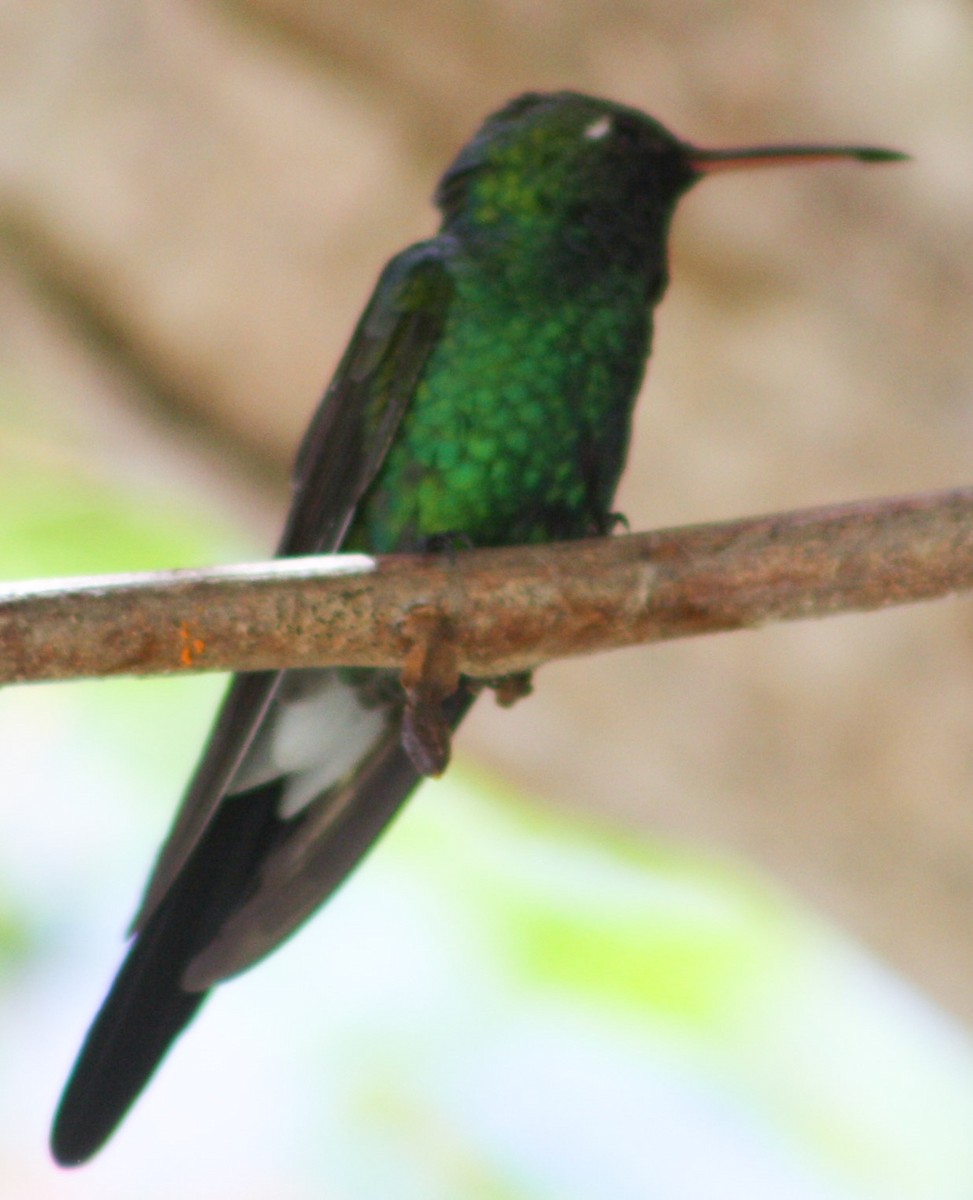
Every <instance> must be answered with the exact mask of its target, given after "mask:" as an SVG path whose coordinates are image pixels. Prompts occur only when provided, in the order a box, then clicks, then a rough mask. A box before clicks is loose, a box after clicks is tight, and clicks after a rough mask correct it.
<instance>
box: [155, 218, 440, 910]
mask: <svg viewBox="0 0 973 1200" xmlns="http://www.w3.org/2000/svg"><path fill="white" fill-rule="evenodd" d="M450 249H451V242H450V241H449V240H448V239H446V238H443V237H440V238H436V239H434V240H432V241H430V242H423V243H420V244H419V245H417V246H412V247H410V248H409V249H408V250H405V251H403V253H402V254H400V255H398V256H397V257H396V258H394V259H392V261H391V262H390V263H389V264H388V266H387V267H386V268H385V270H384V271H383V273H382V275H381V278H380V279H379V281H378V284H377V285H376V288H375V292H374V294H373V295H372V299H371V300H370V302H369V304H368V307H367V308H366V309H365V312H364V313H363V314H362V317H361V319H360V320H359V322H358V326H357V328H356V329H355V332H354V334H353V335H352V339H351V342H350V343H349V345H348V349H347V350H346V351H345V354H344V356H343V358H342V359H341V362H340V363H339V364H338V369H337V370H336V372H335V375H334V379H333V380H332V382H331V385H330V387H329V388H328V390H327V392H326V393H325V395H324V398H323V400H322V401H321V404H320V406H319V407H318V410H317V412H316V413H315V415H314V418H313V419H312V421H311V424H310V426H309V428H308V430H307V433H306V434H305V436H304V439H303V441H302V443H301V447H300V450H299V451H298V455H297V460H296V464H295V471H294V485H293V500H292V504H291V509H290V512H289V514H288V518H287V522H286V524H285V527H284V532H283V535H282V536H281V540H280V543H279V546H278V549H277V554H278V556H280V557H291V556H297V555H302V554H327V553H330V552H331V551H334V550H337V549H339V547H340V546H341V543H342V540H343V538H344V536H345V534H346V533H347V531H348V527H349V526H350V524H351V522H352V520H353V519H354V516H355V512H356V509H357V507H358V504H359V502H360V501H361V498H362V496H363V495H364V493H365V492H366V491H367V489H368V487H369V485H370V484H371V482H372V481H373V480H374V478H375V476H376V475H377V474H378V471H379V469H380V467H381V465H382V463H383V462H384V460H385V456H386V454H387V453H388V448H389V446H390V444H391V442H392V438H393V437H394V436H395V431H396V429H397V428H398V426H399V422H400V421H401V420H402V416H403V414H404V413H405V410H406V408H407V407H408V403H409V399H410V397H411V396H412V394H413V392H414V391H415V387H416V384H417V382H418V379H419V376H420V375H421V374H422V371H423V369H424V367H425V365H426V361H427V359H428V357H429V354H430V353H431V351H432V349H433V347H434V346H435V344H436V341H437V339H438V337H439V333H440V330H441V329H442V326H443V322H444V321H445V319H446V313H447V310H448V307H449V302H450V299H451V297H452V290H453V289H452V282H451V280H450V277H449V274H448V271H447V268H446V259H447V257H448V255H449V252H450ZM280 679H281V675H280V673H273V672H262V673H259V674H242V675H237V676H236V677H235V678H234V679H233V681H232V683H231V685H230V688H229V690H228V692H227V695H226V697H225V699H224V701H223V705H222V708H221V710H220V713H219V716H218V717H217V721H216V725H215V727H214V729H213V733H212V735H211V737H210V740H209V743H208V744H207V747H206V750H205V752H204V754H203V758H202V760H201V762H200V763H199V766H198V768H197V770H196V774H195V776H194V778H193V780H192V782H191V784H190V786H189V790H188V792H187V794H186V797H185V799H184V801H183V804H182V807H181V809H180V810H179V813H178V815H177V817H176V821H175V824H174V825H173V828H172V830H171V832H170V833H169V836H168V838H167V840H166V842H165V844H164V845H163V847H162V850H161V852H160V854H159V859H158V861H157V863H156V865H155V868H154V870H153V873H152V876H151V878H150V880H149V884H148V887H147V888H146V892H145V896H144V898H143V901H142V905H141V908H140V910H139V912H138V914H137V916H136V918H135V921H134V922H133V925H132V931H133V932H137V931H138V930H139V929H141V928H143V927H144V925H145V922H146V921H147V920H148V918H149V916H150V915H151V914H152V913H153V912H154V911H155V909H156V907H157V906H158V904H159V901H160V900H161V899H162V897H163V896H164V895H165V893H166V892H167V891H168V889H169V887H170V885H171V884H172V881H173V880H174V879H175V877H176V876H177V875H178V873H179V872H180V871H181V870H182V868H183V866H184V864H185V862H186V860H187V858H188V857H189V855H190V853H191V852H192V850H193V847H194V846H195V845H196V843H197V842H198V841H199V838H200V837H201V835H202V833H203V831H204V830H205V829H206V827H207V825H208V824H209V822H210V821H211V820H212V818H213V814H214V812H215V811H216V808H217V806H218V805H219V803H220V800H221V799H222V797H223V795H224V794H225V792H226V788H227V786H228V784H229V783H230V781H231V779H232V777H233V774H234V772H235V770H236V769H237V767H238V766H239V764H240V763H241V761H242V760H243V758H244V756H245V755H246V752H247V750H248V749H249V747H250V745H251V743H252V742H253V740H254V738H255V737H256V735H257V731H258V730H259V728H260V725H261V722H262V720H263V718H264V716H265V714H266V712H267V709H268V706H269V705H270V703H271V701H272V699H273V696H274V694H275V692H276V690H277V688H278V687H279V684H280Z"/></svg>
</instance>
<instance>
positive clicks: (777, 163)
mask: <svg viewBox="0 0 973 1200" xmlns="http://www.w3.org/2000/svg"><path fill="white" fill-rule="evenodd" d="M686 153H687V158H688V159H689V165H690V166H691V167H692V169H693V170H694V171H697V172H699V174H701V175H709V174H711V173H712V172H713V171H738V170H747V169H749V168H751V167H785V166H789V165H790V164H791V163H817V162H834V161H835V160H839V159H853V160H855V161H857V162H866V163H882V162H902V161H903V160H904V159H907V158H908V157H909V155H908V154H902V153H900V151H898V150H883V149H882V148H881V147H878V146H747V147H744V148H743V149H738V150H697V149H696V147H695V146H687V147H686Z"/></svg>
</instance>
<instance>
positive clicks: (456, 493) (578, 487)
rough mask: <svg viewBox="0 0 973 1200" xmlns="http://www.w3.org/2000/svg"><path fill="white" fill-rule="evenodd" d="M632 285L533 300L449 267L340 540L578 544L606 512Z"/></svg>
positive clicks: (377, 546) (625, 387)
mask: <svg viewBox="0 0 973 1200" xmlns="http://www.w3.org/2000/svg"><path fill="white" fill-rule="evenodd" d="M649 333H650V328H649V314H648V310H647V306H646V303H645V290H644V285H642V284H641V281H639V280H633V279H630V278H629V277H627V276H626V275H625V274H624V273H622V272H618V273H617V274H607V273H603V274H602V275H601V277H600V278H599V280H598V281H597V283H592V284H591V285H589V286H588V287H586V288H584V289H576V290H575V291H574V294H573V295H561V296H558V295H552V294H548V295H543V296H542V295H538V294H536V292H535V291H533V290H532V289H531V288H530V287H529V286H524V285H523V284H521V285H520V286H517V285H514V286H511V284H510V281H509V280H492V279H491V280H489V281H485V280H484V279H483V278H482V277H481V275H480V274H479V273H478V272H477V271H476V270H472V269H467V270H465V271H460V272H458V273H457V278H456V294H455V296H454V299H453V303H452V305H451V308H450V312H449V315H448V317H447V320H446V323H445V327H444V330H443V333H442V335H441V338H440V341H439V342H438V344H437V346H436V348H435V350H434V351H433V353H432V355H431V357H430V359H429V362H428V365H427V368H426V370H425V372H424V374H423V376H422V379H421V381H420V383H419V386H418V388H417V391H416V395H415V396H414V398H413V399H412V401H411V402H410V405H409V408H408V410H407V412H406V415H405V417H404V418H403V421H402V424H401V426H400V427H399V430H398V433H397V434H396V438H395V441H394V443H393V445H392V448H391V449H390V451H389V454H388V457H387V458H386V461H385V463H384V465H383V467H382V469H381V471H380V473H379V475H378V477H377V479H376V481H375V483H374V484H373V486H372V488H371V489H370V491H369V493H368V495H367V496H366V498H365V501H364V503H363V506H362V509H361V511H360V512H359V516H358V519H357V520H356V523H355V528H354V530H353V535H352V538H351V539H349V544H354V545H356V546H361V547H363V548H367V549H369V550H371V551H373V552H375V553H388V552H390V551H393V550H396V549H414V548H415V547H416V546H417V545H420V544H421V543H422V542H423V540H424V539H427V538H429V537H432V536H434V535H437V534H450V535H461V536H463V537H465V538H468V539H469V541H470V542H471V543H473V544H474V545H503V544H511V545H512V544H517V543H521V542H531V541H544V540H553V539H556V538H565V537H579V536H584V535H585V534H589V533H594V532H596V531H597V530H598V529H599V527H600V526H601V524H602V522H603V519H604V517H605V516H606V515H607V513H608V511H609V509H610V504H611V498H612V494H613V492H614V489H615V484H616V483H617V480H618V475H619V473H620V471H621V468H622V465H623V461H624V456H625V450H626V447H627V441H628V430H629V424H630V419H631V407H632V403H633V401H634V397H635V393H636V392H637V390H638V386H639V383H640V381H641V376H642V372H643V370H644V363H645V358H646V355H647V353H648V341H649Z"/></svg>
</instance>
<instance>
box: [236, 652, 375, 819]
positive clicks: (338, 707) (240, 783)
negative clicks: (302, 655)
mask: <svg viewBox="0 0 973 1200" xmlns="http://www.w3.org/2000/svg"><path fill="white" fill-rule="evenodd" d="M385 720H386V714H385V710H384V709H382V708H366V707H365V706H364V705H363V704H362V703H361V702H360V700H359V699H358V695H357V693H356V692H355V690H354V688H352V687H350V686H349V685H348V684H346V683H343V682H342V680H341V679H340V678H339V677H338V675H337V674H336V673H335V672H334V671H300V672H292V673H288V675H287V676H286V677H285V679H284V682H283V684H282V686H281V690H280V692H279V693H278V695H277V696H276V697H275V699H274V701H273V704H272V707H271V709H270V711H269V712H268V713H267V716H266V717H265V719H264V722H263V725H262V726H261V728H260V732H259V733H258V734H257V736H256V738H255V739H254V741H253V744H252V745H251V747H250V749H249V751H248V752H247V756H246V758H245V759H244V760H243V762H242V763H241V764H240V766H239V768H238V770H237V773H236V775H235V776H234V777H233V783H232V785H231V786H230V788H229V789H228V794H230V795H233V794H235V793H238V792H245V791H248V790H249V789H250V788H254V787H259V786H260V785H261V784H264V783H270V782H271V781H272V780H274V779H284V781H285V782H284V793H283V796H282V797H281V802H280V807H279V809H278V815H279V816H280V817H281V818H282V819H283V820H287V819H288V818H289V817H293V816H296V815H297V814H298V813H299V812H301V811H302V809H304V808H306V807H307V805H308V804H310V803H311V802H312V801H313V800H315V799H316V798H317V797H318V796H320V795H321V794H322V793H323V792H326V791H327V790H328V788H330V787H333V786H334V785H335V784H336V783H338V782H339V781H340V780H341V779H343V778H344V777H345V775H347V774H348V773H349V772H350V771H351V770H352V769H353V768H354V767H356V766H357V765H358V763H359V762H360V761H361V759H362V758H363V757H364V756H365V755H366V754H367V753H368V751H369V750H370V749H371V748H372V746H373V745H374V744H375V742H376V741H377V739H378V738H379V737H380V736H381V734H382V732H383V730H384V728H385Z"/></svg>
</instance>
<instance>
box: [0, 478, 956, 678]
mask: <svg viewBox="0 0 973 1200" xmlns="http://www.w3.org/2000/svg"><path fill="white" fill-rule="evenodd" d="M971 587H973V488H959V489H955V490H952V491H948V492H939V493H933V494H928V495H918V496H906V497H900V498H886V499H881V500H873V501H866V502H862V503H857V504H843V505H834V506H829V507H826V508H816V509H807V510H803V511H799V512H790V513H779V514H774V515H772V516H764V517H755V518H748V519H744V520H738V521H728V522H723V523H720V524H714V525H699V526H691V527H686V528H682V529H670V530H663V531H660V532H657V533H642V534H628V535H624V536H620V537H612V538H603V539H598V540H592V541H582V542H561V543H556V544H550V545H544V546H528V547H515V548H507V549H497V550H493V549H491V550H472V551H461V552H457V553H456V554H455V555H392V556H389V557H386V558H381V559H370V558H367V557H365V556H361V555H330V556H321V557H314V558H301V559H289V560H275V561H273V562H270V563H259V564H256V565H250V566H236V567H218V568H215V569H213V570H207V571H164V572H153V573H148V574H141V575H124V576H100V577H92V578H86V579H61V580H50V581H41V582H31V583H23V584H15V585H8V586H7V587H0V682H2V683H12V682H26V681H31V680H51V679H77V678H84V677H93V676H107V675H148V674H159V673H169V672H179V671H209V670H214V671H226V670H267V669H274V668H280V667H308V666H324V665H342V666H362V667H401V666H402V663H403V659H404V657H405V655H406V654H407V653H408V651H409V650H410V648H411V646H412V645H413V641H412V639H411V638H410V635H409V633H408V630H409V628H410V626H411V625H413V624H414V621H413V620H412V618H413V617H414V615H415V613H416V612H417V611H423V612H428V613H431V614H433V615H434V616H435V617H436V618H437V619H439V620H440V621H443V620H444V621H445V627H446V628H448V629H449V630H450V633H451V636H452V638H453V639H454V640H455V644H456V650H457V653H458V665H459V669H460V670H461V671H463V672H464V673H466V674H468V675H472V676H479V677H493V676H497V675H503V674H507V673H511V672H517V671H523V670H526V669H528V668H530V667H533V666H536V665H538V664H540V663H542V662H544V661H547V660H549V659H554V658H561V657H565V656H568V655H574V654H588V653H593V652H595V651H598V650H608V649H612V648H616V647H620V646H628V645H633V644H636V643H642V642H652V641H660V640H663V639H666V638H675V637H687V636H690V635H693V634H700V633H713V632H716V631H718V630H729V629H741V628H752V627H754V626H757V625H763V624H766V623H768V622H771V621H783V620H793V619H797V618H801V617H813V616H825V615H828V614H830V613H837V612H852V611H862V610H867V609H874V608H882V607H885V606H888V605H892V604H908V603H911V602H913V601H916V600H929V599H933V598H935V597H939V596H945V595H948V594H950V593H952V592H957V591H962V590H965V589H969V588H971Z"/></svg>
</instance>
